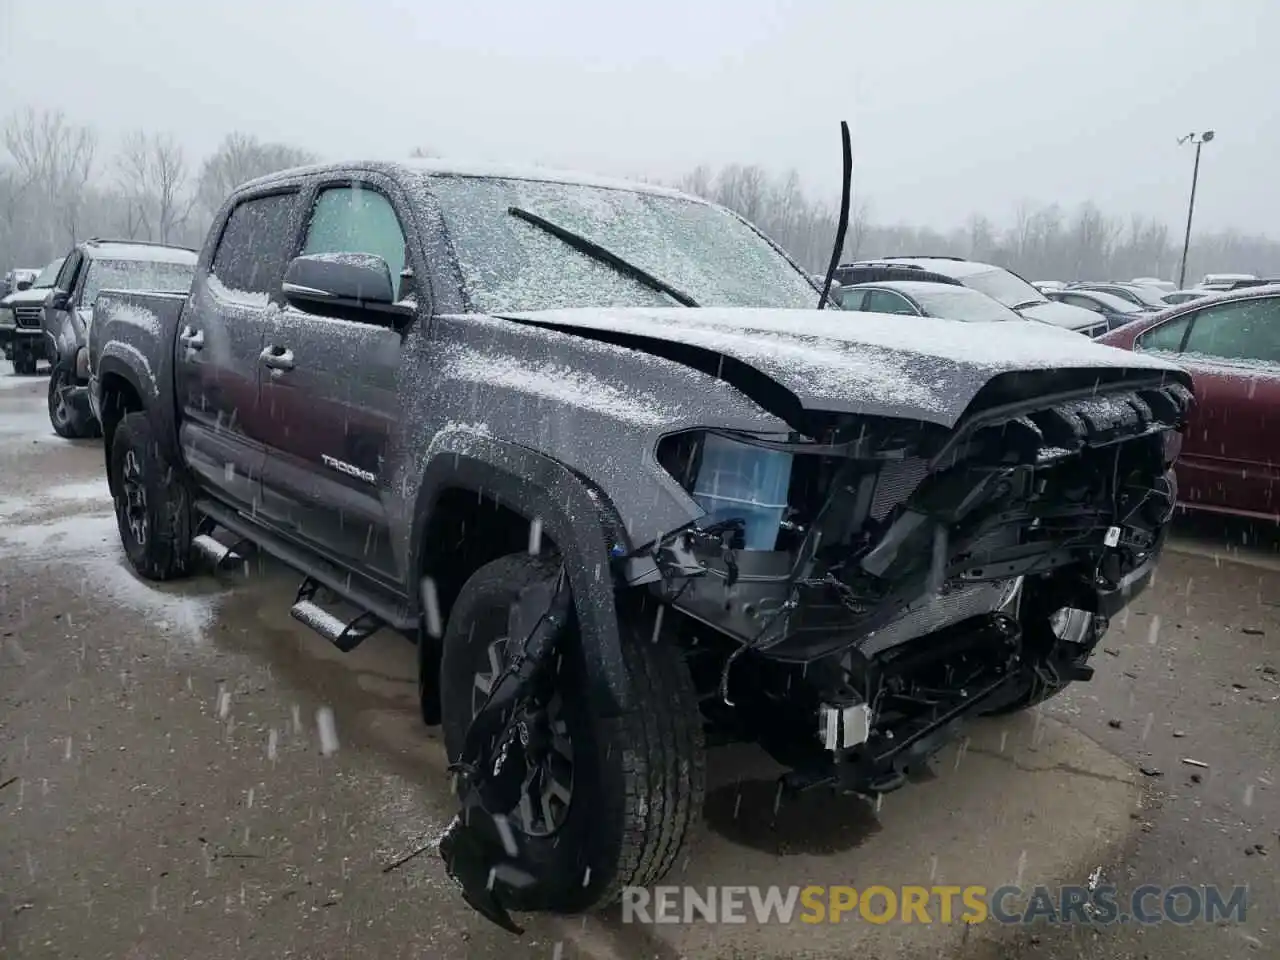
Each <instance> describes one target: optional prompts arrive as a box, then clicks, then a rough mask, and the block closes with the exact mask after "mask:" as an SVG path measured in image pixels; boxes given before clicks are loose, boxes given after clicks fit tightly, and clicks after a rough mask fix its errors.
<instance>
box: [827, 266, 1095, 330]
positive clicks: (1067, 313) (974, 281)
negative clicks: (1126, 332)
mask: <svg viewBox="0 0 1280 960" xmlns="http://www.w3.org/2000/svg"><path fill="white" fill-rule="evenodd" d="M835 278H836V280H837V281H838V282H839V283H840V284H841V285H842V286H857V285H860V284H863V283H876V282H883V281H896V280H905V281H916V282H925V283H935V284H946V285H950V286H962V287H968V288H969V289H972V290H976V291H978V292H979V293H982V294H985V295H986V296H988V297H990V298H991V299H993V300H995V301H996V302H997V303H999V304H1001V305H1003V306H1004V307H1006V308H1008V309H1010V310H1012V311H1014V312H1015V313H1018V314H1020V315H1021V316H1023V317H1025V318H1026V319H1028V320H1035V321H1038V322H1040V323H1047V324H1051V325H1053V326H1057V327H1064V328H1066V329H1068V330H1073V331H1075V332H1077V333H1083V334H1085V335H1087V336H1090V337H1096V336H1100V335H1101V334H1103V333H1106V331H1107V325H1106V322H1105V321H1103V320H1101V319H1100V318H1099V317H1098V316H1096V315H1095V314H1093V313H1090V312H1087V311H1084V310H1081V309H1080V308H1078V307H1072V306H1068V305H1066V304H1061V303H1055V302H1053V301H1052V300H1050V299H1049V298H1048V297H1047V296H1045V294H1044V293H1042V292H1041V291H1039V290H1037V289H1036V288H1035V287H1033V286H1032V285H1031V284H1030V283H1028V282H1027V281H1026V280H1023V279H1022V278H1021V277H1020V276H1018V275H1017V274H1016V273H1013V272H1011V271H1009V270H1005V269H1003V268H1001V267H996V266H992V265H991V264H989V263H979V262H977V261H974V260H965V259H964V258H962V257H905V256H893V257H881V258H880V259H878V260H861V261H857V262H855V263H846V264H841V265H840V266H839V267H837V268H836V272H835Z"/></svg>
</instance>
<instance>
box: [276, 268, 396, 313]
mask: <svg viewBox="0 0 1280 960" xmlns="http://www.w3.org/2000/svg"><path fill="white" fill-rule="evenodd" d="M281 292H283V293H284V296H285V299H286V300H288V301H289V302H290V303H292V304H295V305H297V306H299V307H302V308H303V309H312V310H314V309H316V308H317V307H319V308H321V309H323V308H325V307H329V308H339V309H344V310H358V311H370V312H372V313H375V314H383V315H385V316H387V317H389V318H391V322H392V324H393V325H397V326H398V325H400V324H401V323H403V322H404V321H405V320H406V319H408V318H409V317H412V316H413V314H414V309H415V308H414V306H413V304H411V303H404V302H400V303H397V302H396V299H395V287H394V285H393V284H392V282H391V268H390V267H388V266H387V261H385V260H383V259H382V257H379V256H375V255H374V254H371V253H311V254H306V255H304V256H301V257H294V258H293V260H292V261H291V262H290V263H289V267H288V269H287V270H285V273H284V283H283V284H282V286H281Z"/></svg>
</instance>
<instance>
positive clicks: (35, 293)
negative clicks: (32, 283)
mask: <svg viewBox="0 0 1280 960" xmlns="http://www.w3.org/2000/svg"><path fill="white" fill-rule="evenodd" d="M52 292H53V288H52V287H40V288H39V289H32V288H30V287H29V288H27V289H26V290H15V291H13V293H11V294H9V295H8V296H7V297H5V298H4V299H3V300H0V307H16V306H21V305H24V304H36V305H37V306H38V305H40V304H42V303H44V300H45V297H47V296H49V294H50V293H52Z"/></svg>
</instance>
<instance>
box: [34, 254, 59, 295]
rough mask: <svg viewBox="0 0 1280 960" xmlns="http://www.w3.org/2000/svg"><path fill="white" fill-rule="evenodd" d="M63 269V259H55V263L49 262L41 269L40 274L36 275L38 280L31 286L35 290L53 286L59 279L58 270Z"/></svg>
mask: <svg viewBox="0 0 1280 960" xmlns="http://www.w3.org/2000/svg"><path fill="white" fill-rule="evenodd" d="M61 269H62V261H61V260H55V261H53V263H51V264H49V265H48V266H47V267H45V268H44V269H43V270H41V271H40V276H38V277H36V282H35V283H33V284H31V288H32V289H33V290H36V289H44V288H45V287H52V286H53V284H54V281H55V280H57V279H58V271H59V270H61Z"/></svg>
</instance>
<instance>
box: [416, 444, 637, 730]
mask: <svg viewBox="0 0 1280 960" xmlns="http://www.w3.org/2000/svg"><path fill="white" fill-rule="evenodd" d="M441 439H442V440H443V442H440V443H437V444H433V449H432V453H431V456H430V458H429V459H428V460H427V463H426V464H425V467H424V469H423V472H422V480H421V485H420V486H419V488H418V494H417V498H416V501H415V509H414V519H413V526H412V539H411V543H410V549H409V556H410V557H412V558H414V560H415V566H414V568H413V569H415V570H419V571H423V572H425V573H427V574H430V573H431V571H429V570H424V569H423V568H424V566H425V564H426V562H427V560H426V557H427V554H426V551H425V549H424V547H425V545H424V535H425V532H426V530H427V525H428V522H429V521H430V519H431V516H432V513H433V511H434V509H435V507H436V504H437V502H438V501H439V499H440V496H441V495H442V494H443V493H444V492H445V491H446V490H448V489H450V488H455V489H456V488H459V487H461V488H463V489H466V490H475V491H476V492H477V493H478V494H479V493H483V494H485V495H486V496H489V497H492V498H494V499H496V500H497V501H498V502H499V503H501V504H502V505H503V506H504V507H507V508H508V509H510V510H513V511H515V512H516V513H518V514H520V515H521V516H522V517H525V518H526V519H528V520H530V521H533V520H540V521H541V523H542V530H543V533H544V534H545V535H546V536H547V537H549V538H550V539H551V540H553V541H555V543H556V545H557V546H558V547H559V548H560V552H561V555H562V557H563V559H564V562H565V569H566V570H567V572H568V575H569V585H570V588H571V589H572V591H573V599H574V606H575V609H576V611H577V614H578V623H579V628H580V631H581V639H582V652H583V657H584V659H585V661H586V668H587V682H588V690H587V696H588V700H589V702H590V703H591V705H592V708H593V710H594V711H595V713H596V715H597V716H600V717H613V716H617V715H619V714H620V713H623V712H625V711H627V710H628V709H629V708H630V706H631V699H632V698H631V690H630V681H629V679H628V675H627V672H626V668H625V666H624V663H623V659H622V641H621V636H620V633H619V630H618V611H617V605H616V603H615V599H614V593H613V588H614V582H613V576H612V573H611V570H610V566H609V558H610V548H611V544H610V543H609V533H607V531H606V528H608V527H612V526H613V524H612V523H611V522H610V520H609V517H608V507H607V505H605V504H603V503H601V502H600V501H599V499H598V498H593V497H592V495H591V493H590V492H589V491H588V488H587V485H586V484H585V483H584V482H583V481H582V480H581V479H579V478H578V477H577V476H576V475H575V474H574V473H573V472H571V471H570V470H569V469H568V468H567V467H565V466H564V465H563V464H561V463H558V462H557V461H555V460H552V459H550V458H548V457H545V456H542V455H541V454H539V453H537V452H535V451H533V450H530V449H528V448H527V447H521V446H518V445H516V444H512V443H507V442H504V441H501V440H497V439H495V438H493V437H488V436H482V435H478V434H475V433H470V432H467V433H465V434H461V433H459V434H456V435H455V436H454V439H453V441H452V442H451V440H450V439H448V438H441Z"/></svg>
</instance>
